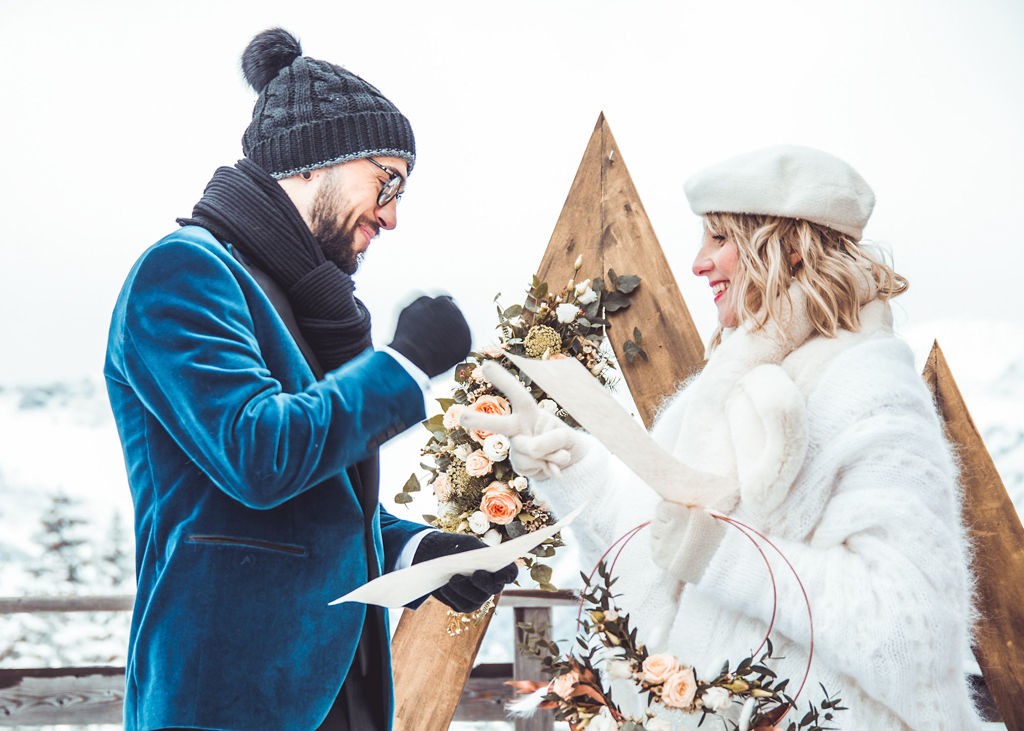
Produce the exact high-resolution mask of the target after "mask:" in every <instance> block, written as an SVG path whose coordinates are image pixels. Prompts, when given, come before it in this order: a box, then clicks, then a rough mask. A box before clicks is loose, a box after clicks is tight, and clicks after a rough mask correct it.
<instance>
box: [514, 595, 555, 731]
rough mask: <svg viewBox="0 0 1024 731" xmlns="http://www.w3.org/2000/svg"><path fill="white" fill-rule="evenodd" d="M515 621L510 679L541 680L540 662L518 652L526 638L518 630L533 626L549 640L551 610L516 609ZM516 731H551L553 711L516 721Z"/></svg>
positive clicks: (538, 713) (523, 633)
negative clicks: (521, 626) (528, 625)
mask: <svg viewBox="0 0 1024 731" xmlns="http://www.w3.org/2000/svg"><path fill="white" fill-rule="evenodd" d="M512 611H513V614H514V617H515V620H514V622H513V626H512V634H513V637H514V639H515V645H514V647H515V655H514V656H513V657H514V658H515V660H514V661H513V663H512V677H513V678H515V679H516V680H541V681H542V680H543V679H544V675H543V673H542V671H541V668H542V667H543V666H542V665H541V661H540V660H539V659H538V658H536V657H533V656H531V655H525V654H523V653H522V652H520V649H519V646H520V645H521V644H522V643H523V641H524V640H525V638H526V633H525V632H524V631H523V630H521V629H520V628H519V625H520V624H522V623H525V624H530V625H533V627H534V628H535V629H536V630H537V631H539V632H544V634H545V636H546V637H548V638H549V639H550V638H551V625H552V622H551V608H550V607H516V608H515V609H513V610H512ZM515 725H516V731H551V729H552V728H554V725H555V714H554V712H553V711H549V710H544V711H537V712H536V713H535V714H533V715H532V716H531V717H529V718H517V719H516V724H515Z"/></svg>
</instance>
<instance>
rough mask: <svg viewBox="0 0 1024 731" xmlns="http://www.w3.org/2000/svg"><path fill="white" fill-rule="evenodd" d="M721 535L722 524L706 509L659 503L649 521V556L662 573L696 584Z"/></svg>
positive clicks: (723, 533)
mask: <svg viewBox="0 0 1024 731" xmlns="http://www.w3.org/2000/svg"><path fill="white" fill-rule="evenodd" d="M724 535H725V525H724V524H723V523H722V521H720V520H718V519H716V518H714V517H712V516H711V514H710V513H708V512H707V511H706V510H704V509H702V508H688V507H686V506H685V505H680V504H679V503H673V502H669V501H668V500H662V501H661V502H660V503H658V507H657V508H655V511H654V520H652V521H651V554H652V557H653V558H654V563H655V564H657V565H658V566H660V567H661V568H662V570H664V571H665V573H667V574H669V575H670V576H672V577H673V578H675V579H678V580H679V581H683V582H686V583H687V584H695V583H696V582H698V581H700V577H701V576H703V575H704V569H706V568H707V565H708V563H710V562H711V557H712V556H713V555H714V553H715V551H717V550H718V544H719V543H721V542H722V537H723V536H724Z"/></svg>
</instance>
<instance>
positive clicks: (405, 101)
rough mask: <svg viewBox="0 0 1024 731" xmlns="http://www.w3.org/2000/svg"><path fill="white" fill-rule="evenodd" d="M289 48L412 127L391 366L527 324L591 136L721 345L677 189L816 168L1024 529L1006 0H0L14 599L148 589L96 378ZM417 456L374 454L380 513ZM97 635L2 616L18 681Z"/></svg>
mask: <svg viewBox="0 0 1024 731" xmlns="http://www.w3.org/2000/svg"><path fill="white" fill-rule="evenodd" d="M275 25H281V26H283V27H285V28H288V29H289V30H291V31H293V32H294V33H296V34H297V35H298V36H299V37H300V39H301V40H302V43H303V46H304V49H305V52H306V53H307V54H308V55H310V56H313V57H316V58H323V59H326V60H329V61H332V62H335V63H341V64H344V65H346V66H348V67H349V68H351V69H352V70H353V71H355V72H357V73H359V74H361V75H363V76H365V77H366V78H367V79H369V80H370V81H371V82H372V83H374V84H375V85H377V86H378V87H380V88H381V90H382V91H384V93H385V94H387V95H388V96H389V97H390V98H391V99H392V100H394V101H395V103H396V104H397V105H398V106H399V107H400V108H401V109H402V110H403V111H404V112H405V113H406V114H407V116H408V117H409V118H410V120H411V121H412V123H413V126H414V128H415V130H416V135H417V142H418V146H419V160H418V163H417V166H416V170H415V173H414V175H413V176H412V179H411V181H410V186H409V189H408V194H407V195H406V197H405V199H404V200H403V202H402V205H401V208H400V211H399V213H400V215H399V227H398V229H397V230H395V231H393V232H387V233H385V235H384V236H382V237H381V239H380V240H379V241H377V242H376V243H375V244H374V246H373V247H372V248H371V252H370V256H369V257H368V259H367V262H366V265H365V266H364V268H363V270H361V272H360V274H359V277H358V279H357V281H358V285H359V290H358V293H359V295H360V296H361V297H362V298H363V299H364V301H366V302H367V304H368V305H369V307H370V308H371V311H372V312H373V313H374V315H375V325H374V335H375V338H376V339H377V340H378V341H379V342H387V339H388V338H389V336H390V332H391V327H392V324H393V322H394V316H395V312H396V305H397V304H398V303H399V302H402V301H405V300H407V299H410V298H411V293H413V292H415V291H417V290H427V291H432V290H437V289H444V290H447V291H450V292H451V293H452V294H454V296H455V297H456V299H457V300H458V301H459V302H460V304H461V305H462V306H463V308H464V309H465V310H466V312H467V314H468V316H469V317H470V320H471V324H472V326H473V328H474V334H475V338H476V341H477V344H485V343H486V342H488V341H489V340H490V338H491V334H492V327H493V312H494V310H493V305H492V304H491V300H492V299H493V297H494V296H495V294H497V293H499V292H500V293H501V294H502V300H503V301H504V302H505V303H507V304H511V303H513V302H515V301H517V300H519V299H520V297H521V293H522V291H523V289H524V287H525V285H526V283H527V282H528V280H529V277H530V275H531V274H532V271H533V267H534V266H535V265H536V263H537V262H538V261H539V260H540V257H541V254H542V253H543V251H544V248H545V246H546V244H547V241H548V238H549V236H550V233H551V230H552V229H553V227H554V224H555V221H556V219H557V217H558V213H559V211H560V209H561V205H562V203H563V201H564V199H565V195H566V193H567V192H568V189H569V185H570V183H571V181H572V178H573V176H574V174H575V171H576V168H577V165H578V164H579V160H580V157H581V156H582V153H583V150H584V148H585V146H586V143H587V140H588V139H589V136H590V132H591V130H592V129H593V125H594V122H595V121H596V119H597V116H598V114H599V113H600V112H602V111H603V112H604V113H605V114H606V116H607V118H608V121H609V124H610V126H611V129H612V132H613V134H614V135H615V138H616V140H617V142H618V145H619V147H620V149H621V152H622V154H623V157H624V159H625V162H626V164H627V166H628V168H629V170H630V173H631V174H632V177H633V180H634V182H635V183H636V186H637V189H638V192H639V194H640V197H641V199H642V201H643V203H644V206H645V208H646V210H647V213H648V215H649V217H650V219H651V221H652V224H653V226H654V228H655V231H656V233H657V234H658V236H659V239H660V241H661V244H662V246H663V247H664V249H665V251H666V255H667V257H668V259H669V263H670V265H671V266H672V268H673V271H674V273H675V275H676V277H677V279H678V281H679V284H680V287H681V290H682V292H683V296H684V298H685V300H686V302H687V304H688V306H689V307H690V309H691V311H692V313H693V315H694V318H695V321H696V322H697V325H698V328H699V329H700V331H701V333H702V334H703V335H705V336H706V335H708V334H710V332H711V330H712V329H713V326H714V319H713V318H714V307H713V305H712V302H711V298H710V296H709V295H708V291H707V288H706V286H705V285H703V284H702V283H700V282H698V281H697V280H696V279H695V278H694V277H692V276H691V275H690V273H689V266H690V260H691V258H692V256H693V253H694V252H695V249H696V244H697V239H698V235H699V223H698V221H697V219H696V218H695V217H694V216H692V215H691V214H690V212H689V210H688V209H687V207H686V203H685V200H684V198H683V196H682V181H683V180H684V179H685V177H686V176H687V175H688V174H689V173H690V172H692V171H694V170H696V169H697V168H699V167H701V166H703V165H705V164H708V163H711V162H715V161H717V160H719V159H721V158H724V157H726V156H729V155H732V154H735V153H738V152H741V151H746V150H749V149H753V148H755V147H758V146H762V145H767V144H774V143H800V144H809V145H813V146H817V147H821V148H823V149H826V150H829V151H831V152H834V153H836V154H838V155H840V156H841V157H844V158H846V159H847V160H849V161H850V162H851V163H852V164H853V165H854V166H855V167H857V168H858V170H859V171H860V172H861V173H862V174H863V175H864V177H865V178H866V179H867V180H868V181H869V182H870V183H871V184H872V186H873V187H874V189H875V192H876V195H877V199H878V204H877V206H876V209H875V215H874V217H873V218H872V221H871V223H870V224H869V226H868V229H867V231H866V237H867V238H869V239H872V240H874V241H875V242H877V243H879V244H881V245H882V246H884V247H886V248H888V249H889V250H891V252H892V257H893V259H894V263H895V266H896V269H897V270H898V271H900V272H901V273H902V274H904V275H905V276H907V277H908V278H909V279H910V281H911V291H910V292H909V293H908V294H907V295H906V296H904V297H901V298H900V299H899V300H897V301H896V303H895V305H896V307H895V309H896V318H897V327H898V328H899V330H900V331H901V332H902V333H903V334H904V335H905V336H906V337H907V339H908V341H909V342H910V343H911V345H912V346H913V348H914V350H915V353H916V354H917V356H918V360H919V363H920V364H922V365H923V360H924V356H925V355H926V354H927V351H928V348H929V347H930V345H931V342H932V341H933V340H934V339H936V338H937V339H938V340H939V342H940V344H941V345H942V347H943V350H944V352H945V354H946V356H947V358H948V360H949V361H950V364H951V366H952V369H953V373H954V375H955V377H956V379H957V381H958V383H959V385H960V388H961V390H962V392H963V394H964V396H965V398H966V400H967V404H968V406H969V408H970V410H971V414H972V416H973V417H974V421H975V423H976V424H977V426H978V428H979V430H980V431H981V432H982V435H983V437H984V439H985V442H986V444H987V445H988V447H989V450H990V452H991V453H992V455H993V457H994V459H995V461H996V465H997V467H998V469H999V471H1000V474H1001V475H1002V477H1003V480H1004V482H1005V483H1006V486H1007V489H1008V490H1009V491H1010V493H1011V496H1012V497H1013V499H1014V501H1015V503H1016V505H1017V507H1018V510H1024V447H1022V442H1024V409H1022V408H1021V405H1022V404H1024V287H1021V286H1020V284H1019V280H1020V272H1021V270H1022V267H1024V246H1022V243H1024V241H1022V236H1021V233H1020V225H1019V220H1018V219H1019V213H1018V211H1019V209H1020V201H1021V200H1022V199H1024V176H1021V175H1020V172H1019V171H1020V170H1021V169H1022V167H1024V136H1022V135H1021V134H1020V130H1021V129H1024V85H1022V84H1021V83H1020V70H1021V69H1022V68H1024V44H1021V43H1020V39H1021V38H1022V37H1024V6H1022V5H1021V4H1020V3H1019V2H1017V1H1016V0H983V1H982V2H977V3H972V4H965V3H961V2H954V1H953V0H933V1H932V2H923V1H920V0H856V1H854V0H836V1H834V2H829V3H822V2H819V1H818V0H793V1H789V0H782V1H780V2H775V3H764V2H757V1H756V0H749V1H742V2H740V1H732V0H723V1H722V2H697V1H695V0H678V1H676V2H654V1H652V0H630V1H629V2H626V0H619V1H612V0H522V1H521V2H518V3H514V4H498V3H480V2H469V1H460V2H434V3H427V2H422V1H416V0H394V1H393V2H388V3H385V4H380V3H359V4H353V3H325V2H294V3H289V4H287V7H285V4H283V3H280V2H270V1H269V0H250V1H248V2H217V0H203V1H202V2H200V0H183V1H181V2H176V3H165V4H155V3H148V2H128V1H124V2H111V1H109V0H92V1H90V2H88V3H82V2H78V1H75V0H0V88H2V89H4V97H5V101H4V104H3V109H4V114H3V115H0V138H2V139H3V141H4V142H3V151H4V155H3V157H4V163H5V165H4V172H5V174H4V176H3V178H2V180H0V192H2V194H0V221H2V223H0V312H2V313H3V314H2V315H0V343H2V345H0V348H2V350H0V354H2V357H0V526H2V528H3V529H2V530H0V595H3V596H16V595H23V594H62V593H71V592H78V593H125V592H128V591H130V581H128V582H126V577H127V576H128V575H129V574H130V571H131V568H130V559H128V558H127V557H128V556H130V554H131V551H132V548H131V545H130V530H128V529H127V527H129V526H130V525H131V512H130V502H129V499H128V493H127V487H126V485H125V478H124V470H123V464H122V462H121V455H120V447H119V445H118V442H117V438H116V435H115V433H114V429H113V424H112V420H111V417H110V415H109V411H108V407H107V405H106V401H105V394H104V390H103V385H102V382H101V380H100V376H99V374H100V370H101V366H102V360H103V350H104V343H105V338H106V327H107V323H108V318H109V313H110V309H111V307H112V304H113V302H114V299H115V297H116V295H117V291H118V288H119V287H120V284H121V281H122V280H123V277H124V275H125V274H126V273H127V271H128V269H129V268H130V267H131V264H132V262H133V261H134V260H135V258H136V257H137V256H138V254H139V253H140V252H141V251H142V250H143V249H144V248H145V247H147V246H148V245H149V244H150V243H152V242H154V241H155V240H157V239H158V238H160V237H161V236H162V235H164V234H165V233H167V232H168V231H170V230H171V229H172V228H173V227H174V218H175V217H176V216H180V215H183V214H187V213H188V212H189V211H190V210H191V206H192V204H193V203H194V202H195V200H196V199H197V198H198V196H199V195H200V194H201V192H202V188H203V186H204V184H205V183H206V181H207V180H208V178H209V176H210V174H211V173H212V172H213V170H214V169H215V167H217V166H218V165H221V164H230V163H232V162H233V161H234V160H235V159H237V157H238V156H239V155H240V154H241V152H240V137H241V133H242V130H243V129H244V127H245V125H246V124H247V122H248V117H249V113H250V111H251V108H252V102H253V100H254V95H253V93H252V92H251V90H250V89H248V88H247V87H246V86H245V83H244V82H243V80H242V78H241V74H240V72H239V70H238V58H239V55H240V53H241V51H242V49H243V48H244V46H245V44H246V43H247V42H248V40H249V39H250V38H251V37H252V35H254V34H255V33H256V32H258V31H260V30H262V29H264V28H267V27H271V26H275ZM437 388H438V391H437V395H444V391H445V386H444V384H443V383H440V384H438V387H437ZM424 435H425V433H423V432H422V431H421V430H419V429H413V430H411V431H410V432H408V433H407V434H406V435H403V436H402V437H400V438H398V439H396V440H394V441H393V442H392V443H391V445H390V446H389V447H388V448H387V449H386V451H385V454H384V472H383V480H382V486H381V490H382V497H383V499H384V501H385V502H386V503H387V502H389V501H390V499H391V496H392V495H393V494H394V493H395V492H397V491H398V490H399V489H400V488H401V485H402V483H404V481H405V478H406V477H407V476H408V474H409V472H411V471H413V470H414V469H415V468H416V465H417V463H418V450H419V447H420V446H421V444H422V442H423V436H424ZM396 512H397V513H398V514H399V515H411V516H413V517H415V516H418V515H419V513H420V512H431V510H430V506H429V505H421V504H417V505H415V506H414V507H413V510H412V511H410V512H406V509H405V508H398V509H397V510H396ZM69 567H70V568H69ZM561 575H562V578H563V581H562V583H563V584H566V583H567V582H569V581H571V577H573V576H574V575H575V570H574V568H573V567H571V566H569V565H568V564H567V565H566V566H565V568H564V570H562V572H561ZM557 579H558V576H556V583H557ZM112 617H113V619H112ZM118 617H120V618H119V619H118ZM86 619H87V618H86V617H84V616H82V615H68V616H66V617H44V616H43V615H38V616H36V617H34V618H32V619H29V618H28V616H27V615H14V616H10V617H0V664H2V666H4V667H19V666H29V665H54V666H60V665H68V664H79V663H90V662H110V661H113V662H123V644H124V640H123V636H124V626H125V625H126V623H127V618H126V617H124V616H121V615H111V616H107V617H102V616H98V617H97V618H96V621H95V622H92V623H88V624H87V623H85V620H86ZM118 622H120V623H121V624H120V626H117V623H118ZM112 623H113V624H112ZM510 632H511V629H510V621H509V620H508V618H507V617H505V618H502V617H499V620H498V621H497V623H496V626H495V631H494V633H493V634H494V635H495V636H496V637H498V638H499V640H500V641H499V640H496V641H493V642H488V643H487V644H486V645H485V647H484V650H483V652H482V653H481V659H482V660H486V661H502V660H508V659H509V658H510V656H511V646H510V643H509V642H508V641H507V638H508V637H509V636H510ZM44 638H47V639H48V641H43V639H44Z"/></svg>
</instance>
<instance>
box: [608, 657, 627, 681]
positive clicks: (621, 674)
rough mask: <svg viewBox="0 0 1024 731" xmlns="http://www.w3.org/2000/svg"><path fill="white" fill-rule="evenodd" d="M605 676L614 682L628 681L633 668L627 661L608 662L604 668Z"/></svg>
mask: <svg viewBox="0 0 1024 731" xmlns="http://www.w3.org/2000/svg"><path fill="white" fill-rule="evenodd" d="M604 672H605V674H606V675H607V676H608V677H609V678H612V679H614V680H628V679H629V678H631V677H632V676H633V668H632V667H631V666H630V664H629V661H628V660H622V659H619V660H609V661H608V662H607V663H606V664H605V666H604Z"/></svg>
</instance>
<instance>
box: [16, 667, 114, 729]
mask: <svg viewBox="0 0 1024 731" xmlns="http://www.w3.org/2000/svg"><path fill="white" fill-rule="evenodd" d="M123 707H124V668H108V667H99V668H42V669H31V670H7V669H5V670H0V726H42V725H49V724H65V723H74V724H89V723H114V724H116V723H121V721H122V718H121V715H122V709H123Z"/></svg>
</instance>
